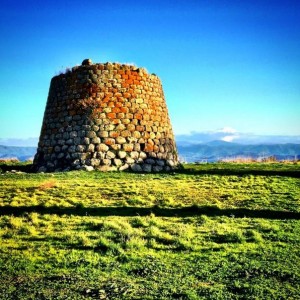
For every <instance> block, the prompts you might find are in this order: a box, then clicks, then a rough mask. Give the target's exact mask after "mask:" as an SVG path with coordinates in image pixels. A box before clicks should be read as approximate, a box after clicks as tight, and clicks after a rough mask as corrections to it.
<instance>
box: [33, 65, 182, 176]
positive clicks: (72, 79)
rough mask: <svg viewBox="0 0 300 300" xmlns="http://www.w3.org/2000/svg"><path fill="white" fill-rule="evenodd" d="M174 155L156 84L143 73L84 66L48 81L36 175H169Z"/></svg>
mask: <svg viewBox="0 0 300 300" xmlns="http://www.w3.org/2000/svg"><path fill="white" fill-rule="evenodd" d="M177 165H178V158H177V150H176V145H175V141H174V135H173V132H172V126H171V122H170V119H169V116H168V110H167V106H166V102H165V98H164V94H163V89H162V85H161V81H160V79H159V78H158V77H157V76H156V75H154V74H148V73H147V71H146V70H145V69H143V68H137V67H135V66H130V65H124V64H116V63H106V64H92V63H91V61H90V60H84V61H83V64H82V65H81V66H78V67H74V68H72V69H70V70H68V71H67V72H66V73H65V74H61V75H59V76H55V77H53V78H52V80H51V84H50V90H49V95H48V100H47V105H46V109H45V114H44V120H43V125H42V130H41V135H40V140H39V145H38V150H37V154H36V156H35V159H34V168H35V170H37V171H63V170H71V169H87V170H92V169H100V170H126V169H131V170H133V171H136V172H159V171H170V170H172V169H173V168H175V167H176V166H177Z"/></svg>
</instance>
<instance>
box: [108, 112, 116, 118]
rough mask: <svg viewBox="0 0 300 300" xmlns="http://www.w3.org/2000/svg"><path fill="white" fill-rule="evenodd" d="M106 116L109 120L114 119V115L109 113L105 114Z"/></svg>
mask: <svg viewBox="0 0 300 300" xmlns="http://www.w3.org/2000/svg"><path fill="white" fill-rule="evenodd" d="M106 116H107V117H108V118H109V119H115V118H116V113H113V112H110V113H107V114H106Z"/></svg>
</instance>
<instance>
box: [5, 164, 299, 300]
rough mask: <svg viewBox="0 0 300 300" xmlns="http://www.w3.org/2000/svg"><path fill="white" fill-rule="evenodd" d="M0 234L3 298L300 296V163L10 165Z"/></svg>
mask: <svg viewBox="0 0 300 300" xmlns="http://www.w3.org/2000/svg"><path fill="white" fill-rule="evenodd" d="M11 168H12V167H11ZM16 168H17V167H16ZM0 169H1V166H0ZM3 169H5V170H7V169H9V168H8V167H7V166H6V168H4V167H3V166H2V170H3ZM0 238H1V245H0V274H1V276H0V299H72V300H73V299H299V290H300V257H299V256H300V252H299V245H300V243H299V242H300V165H299V164H298V165H296V164H241V165H239V164H207V165H198V166H197V165H187V166H185V168H184V169H183V170H181V171H178V172H175V173H172V174H132V173H101V172H90V173H87V172H82V171H77V172H75V171H74V172H66V173H55V174H30V173H22V172H20V173H18V172H17V173H11V172H5V173H2V174H0Z"/></svg>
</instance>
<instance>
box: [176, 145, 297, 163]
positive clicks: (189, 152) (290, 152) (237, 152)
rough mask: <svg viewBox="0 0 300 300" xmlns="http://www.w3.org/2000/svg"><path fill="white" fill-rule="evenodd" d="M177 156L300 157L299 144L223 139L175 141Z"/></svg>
mask: <svg viewBox="0 0 300 300" xmlns="http://www.w3.org/2000/svg"><path fill="white" fill-rule="evenodd" d="M177 148H178V152H179V156H180V157H181V159H182V160H184V161H186V162H197V161H208V162H214V161H218V160H220V159H226V158H236V157H251V158H255V159H257V158H263V157H269V156H275V157H276V158H277V159H278V160H283V159H294V158H295V157H296V158H298V159H300V144H271V145H267V144H266V145H265V144H261V145H242V144H238V143H230V142H224V141H212V142H208V143H204V144H187V145H185V144H184V143H180V142H179V143H177Z"/></svg>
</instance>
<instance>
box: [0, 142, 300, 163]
mask: <svg viewBox="0 0 300 300" xmlns="http://www.w3.org/2000/svg"><path fill="white" fill-rule="evenodd" d="M177 148H178V152H179V156H180V157H181V158H182V159H183V160H184V161H186V162H197V161H208V162H214V161H218V160H219V159H224V158H234V157H237V156H242V157H252V158H261V157H269V156H275V157H276V158H277V159H279V160H283V159H294V158H295V157H297V158H298V159H300V144H274V145H241V144H237V143H228V142H223V141H213V142H209V143H206V144H188V145H185V144H183V143H177ZM35 153H36V147H13V146H1V145H0V159H4V158H17V159H19V160H20V161H25V160H28V159H31V158H33V157H34V155H35Z"/></svg>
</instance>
